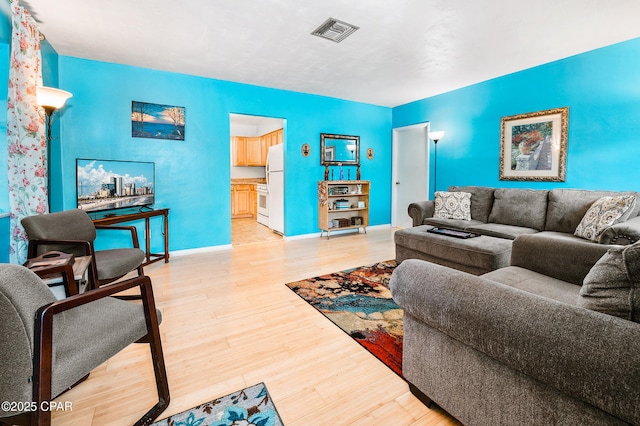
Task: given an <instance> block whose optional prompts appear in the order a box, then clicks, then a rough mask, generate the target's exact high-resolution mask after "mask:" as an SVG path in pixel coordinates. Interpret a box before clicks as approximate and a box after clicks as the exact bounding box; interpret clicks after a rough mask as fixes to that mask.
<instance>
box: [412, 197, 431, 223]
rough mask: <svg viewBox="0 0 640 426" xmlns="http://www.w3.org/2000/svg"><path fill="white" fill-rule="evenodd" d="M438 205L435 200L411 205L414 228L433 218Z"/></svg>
mask: <svg viewBox="0 0 640 426" xmlns="http://www.w3.org/2000/svg"><path fill="white" fill-rule="evenodd" d="M435 209H436V205H435V201H433V200H425V201H417V202H415V203H411V204H409V209H408V211H409V216H411V219H413V226H420V225H422V224H423V223H422V222H423V221H424V220H425V219H426V218H428V217H433V213H434V212H435Z"/></svg>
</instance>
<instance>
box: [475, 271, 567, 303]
mask: <svg viewBox="0 0 640 426" xmlns="http://www.w3.org/2000/svg"><path fill="white" fill-rule="evenodd" d="M482 278H486V279H488V280H491V281H495V282H499V283H501V284H506V285H508V286H510V287H514V288H517V289H520V290H524V291H526V292H528V293H532V294H537V295H538V296H542V297H547V298H549V299H553V300H557V301H558V302H563V303H568V304H570V305H575V304H576V301H577V297H578V295H579V294H580V286H579V285H576V284H572V283H568V282H566V281H562V280H559V279H557V278H553V277H549V276H547V275H543V274H541V273H539V272H535V271H531V270H529V269H525V268H521V267H519V266H507V267H506V268H501V269H496V270H495V271H491V272H488V273H486V274H484V275H483V276H482Z"/></svg>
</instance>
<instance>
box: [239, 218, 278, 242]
mask: <svg viewBox="0 0 640 426" xmlns="http://www.w3.org/2000/svg"><path fill="white" fill-rule="evenodd" d="M281 239H282V236H280V235H278V234H276V233H275V232H273V231H272V230H271V229H269V228H268V227H266V226H264V225H262V224H260V223H258V221H257V220H256V218H255V217H247V218H238V219H231V244H232V245H233V246H239V245H244V244H254V243H264V242H267V241H279V240H281Z"/></svg>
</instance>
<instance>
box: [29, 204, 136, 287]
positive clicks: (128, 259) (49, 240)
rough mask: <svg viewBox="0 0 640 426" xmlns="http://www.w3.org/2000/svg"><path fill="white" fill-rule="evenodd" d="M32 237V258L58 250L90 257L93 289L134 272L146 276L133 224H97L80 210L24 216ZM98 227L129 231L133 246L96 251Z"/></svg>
mask: <svg viewBox="0 0 640 426" xmlns="http://www.w3.org/2000/svg"><path fill="white" fill-rule="evenodd" d="M21 223H22V226H23V227H24V230H25V231H26V233H27V238H28V239H29V249H28V250H29V253H28V256H29V258H32V257H36V256H38V255H40V254H42V253H44V252H47V251H51V250H58V251H62V252H65V253H71V254H74V255H75V256H91V257H92V259H91V266H90V268H89V285H90V288H97V287H99V286H100V285H103V284H107V283H110V282H113V281H115V280H117V279H119V278H122V277H123V276H125V275H126V274H128V273H129V272H131V271H135V270H137V272H138V276H142V275H144V272H143V270H142V262H144V259H145V254H144V252H143V251H142V250H140V248H139V247H140V245H139V243H138V233H137V231H136V228H135V227H133V226H96V225H94V224H93V221H92V220H91V218H90V217H89V215H88V214H87V213H86V212H85V211H83V210H80V209H74V210H67V211H63V212H58V213H49V214H43V215H36V216H29V217H25V218H24V219H22V221H21ZM96 229H105V230H119V231H128V232H130V233H131V239H132V245H133V247H130V248H118V249H109V250H94V245H93V243H94V241H95V239H96V235H97V234H96Z"/></svg>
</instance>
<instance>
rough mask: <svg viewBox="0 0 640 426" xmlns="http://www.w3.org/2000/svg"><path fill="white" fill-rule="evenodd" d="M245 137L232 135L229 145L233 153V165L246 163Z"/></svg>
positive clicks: (244, 164)
mask: <svg viewBox="0 0 640 426" xmlns="http://www.w3.org/2000/svg"><path fill="white" fill-rule="evenodd" d="M246 139H247V138H245V137H243V136H233V137H232V138H231V147H232V154H233V165H234V166H246V165H247V140H246Z"/></svg>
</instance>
